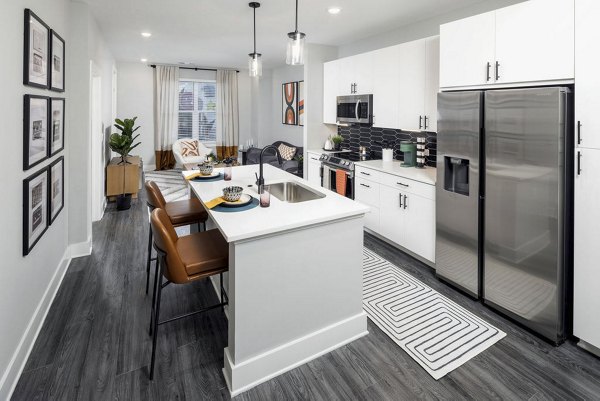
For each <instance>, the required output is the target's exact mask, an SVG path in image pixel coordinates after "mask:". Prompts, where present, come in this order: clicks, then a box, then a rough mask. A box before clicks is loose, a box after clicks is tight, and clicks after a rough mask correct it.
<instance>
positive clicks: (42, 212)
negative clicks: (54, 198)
mask: <svg viewBox="0 0 600 401" xmlns="http://www.w3.org/2000/svg"><path fill="white" fill-rule="evenodd" d="M43 174H45V175H46V177H41V178H39V177H40V176H41V175H43ZM47 175H48V167H44V168H43V169H41V170H39V171H37V172H35V173H34V174H32V175H30V176H29V177H27V178H25V179H24V180H23V256H27V255H29V253H30V252H31V250H32V249H33V247H34V246H35V245H36V244H37V243H38V242H39V240H40V239H41V238H42V237H43V236H44V233H45V232H46V230H48V226H49V224H48V202H47V198H48V190H47V188H43V187H41V188H39V189H37V186H36V188H35V189H34V191H35V193H34V194H33V195H34V196H33V197H32V196H30V192H31V191H30V184H31V182H35V181H37V182H38V184H37V185H42V184H45V185H46V187H47V186H48V177H47ZM43 196H45V197H46V199H45V200H44V199H43V198H41V199H37V197H43ZM32 198H36V199H32ZM32 201H35V202H36V203H35V204H33V205H32V206H33V207H30V203H31V202H32ZM30 209H32V210H30ZM30 211H31V216H32V218H31V219H30V216H29V214H30ZM37 219H39V221H36V220H37ZM30 222H31V223H32V224H35V226H32V228H33V229H32V230H30V227H29V224H30ZM38 225H39V226H38ZM38 228H39V232H38V233H37V234H36V235H35V237H34V238H32V234H33V233H34V232H35V230H37V229H38Z"/></svg>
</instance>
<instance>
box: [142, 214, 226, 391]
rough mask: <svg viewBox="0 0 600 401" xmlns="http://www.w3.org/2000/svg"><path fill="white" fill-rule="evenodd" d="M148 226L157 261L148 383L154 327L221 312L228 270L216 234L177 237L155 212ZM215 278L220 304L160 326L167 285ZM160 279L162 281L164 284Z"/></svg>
mask: <svg viewBox="0 0 600 401" xmlns="http://www.w3.org/2000/svg"><path fill="white" fill-rule="evenodd" d="M150 226H151V229H152V232H153V233H154V249H156V252H157V259H158V260H157V263H156V274H155V276H154V290H153V293H152V310H151V313H150V329H149V334H150V335H153V338H152V359H151V362H150V380H152V379H153V377H154V361H155V359H156V341H157V340H156V338H157V337H158V326H159V325H162V324H165V323H169V322H172V321H174V320H178V319H182V318H184V317H188V316H192V315H195V314H198V313H202V312H206V311H209V310H211V309H215V308H219V307H220V308H221V309H223V307H224V306H225V305H227V303H228V301H229V300H228V298H227V294H225V290H224V289H223V273H224V272H226V271H227V270H228V269H229V245H228V244H227V241H226V240H225V238H223V236H222V235H221V233H220V232H219V231H218V230H209V231H203V232H198V233H194V234H191V235H186V236H183V237H178V236H177V233H176V232H175V228H174V227H173V224H172V223H171V220H170V219H169V216H168V215H167V213H166V212H165V211H164V210H163V209H158V208H157V209H154V210H153V211H152V214H151V216H150ZM215 274H218V275H219V276H220V281H221V284H220V285H221V291H220V292H221V297H220V298H221V302H220V303H219V304H217V305H213V306H209V307H206V308H203V309H200V310H198V311H196V312H191V313H186V314H183V315H179V316H175V317H172V318H170V319H167V320H164V321H162V322H161V321H160V320H159V319H160V302H161V296H162V290H163V288H165V287H166V286H167V285H169V284H171V283H174V284H186V283H191V282H194V281H197V280H200V279H203V278H207V277H210V276H213V275H215ZM163 276H164V277H165V278H166V281H165V282H164V283H163ZM211 288H212V287H211ZM224 298H225V299H224Z"/></svg>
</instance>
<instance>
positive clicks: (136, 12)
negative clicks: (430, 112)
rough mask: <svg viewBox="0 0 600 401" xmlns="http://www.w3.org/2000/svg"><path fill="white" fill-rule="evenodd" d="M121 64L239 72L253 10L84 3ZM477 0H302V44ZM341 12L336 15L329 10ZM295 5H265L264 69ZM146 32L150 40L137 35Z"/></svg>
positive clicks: (233, 5)
mask: <svg viewBox="0 0 600 401" xmlns="http://www.w3.org/2000/svg"><path fill="white" fill-rule="evenodd" d="M85 1H86V2H87V3H88V4H89V5H90V8H91V11H92V13H93V14H94V16H95V18H96V19H97V21H98V24H99V26H100V29H101V31H102V34H103V36H104V38H105V40H106V41H107V43H108V46H109V48H110V49H111V51H112V53H113V55H114V57H115V58H116V59H117V60H119V61H137V62H139V61H140V59H141V58H146V59H148V61H150V62H158V63H168V64H176V63H180V62H184V63H192V64H195V65H198V66H211V67H236V68H244V67H246V63H247V54H248V53H251V52H252V9H251V8H250V7H248V2H247V1H243V0H212V1H208V0H85ZM482 1H483V0H418V1H416V0H368V1H366V0H300V5H299V7H300V11H299V30H300V31H302V32H305V33H306V36H307V42H309V43H318V44H324V45H334V46H339V45H344V44H348V43H352V42H354V41H357V40H360V39H364V38H366V37H369V36H372V35H376V34H380V33H384V32H388V31H391V30H394V29H397V28H399V27H401V26H403V25H408V24H411V23H414V22H418V21H421V20H425V19H429V18H432V17H435V16H437V15H441V14H445V13H448V12H451V11H453V10H457V9H460V8H463V7H468V6H470V5H473V4H476V3H481V2H482ZM330 6H337V7H341V8H342V11H341V12H340V13H339V14H338V15H330V14H329V13H328V12H327V8H328V7H330ZM294 7H295V2H294V0H263V1H261V7H260V8H258V9H257V10H256V28H257V51H258V52H259V53H262V54H263V60H264V66H265V68H273V67H276V66H280V65H283V64H285V46H286V39H287V36H286V34H287V32H290V31H293V30H294ZM142 31H149V32H151V33H152V37H150V38H147V39H146V38H143V37H142V36H141V35H140V33H141V32H142Z"/></svg>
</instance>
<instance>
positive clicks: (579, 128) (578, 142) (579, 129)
mask: <svg viewBox="0 0 600 401" xmlns="http://www.w3.org/2000/svg"><path fill="white" fill-rule="evenodd" d="M581 125H582V124H581V121H577V145H579V144H581Z"/></svg>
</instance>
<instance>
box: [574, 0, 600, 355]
mask: <svg viewBox="0 0 600 401" xmlns="http://www.w3.org/2000/svg"><path fill="white" fill-rule="evenodd" d="M577 1H579V0H577ZM579 155H580V156H579ZM578 156H579V162H580V168H581V172H580V173H579V174H578V173H577V171H576V172H575V230H574V235H575V237H574V287H573V294H574V300H573V302H574V305H573V334H574V335H576V336H577V337H579V338H580V339H582V340H584V341H585V342H587V343H589V344H592V345H593V346H595V347H596V348H600V315H599V314H598V311H599V310H600V296H598V294H599V293H600V264H599V263H598V260H600V248H599V244H600V230H599V229H598V222H600V211H599V209H598V199H600V179H598V172H600V149H577V151H576V155H575V157H576V166H575V167H576V168H577V158H578Z"/></svg>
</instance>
